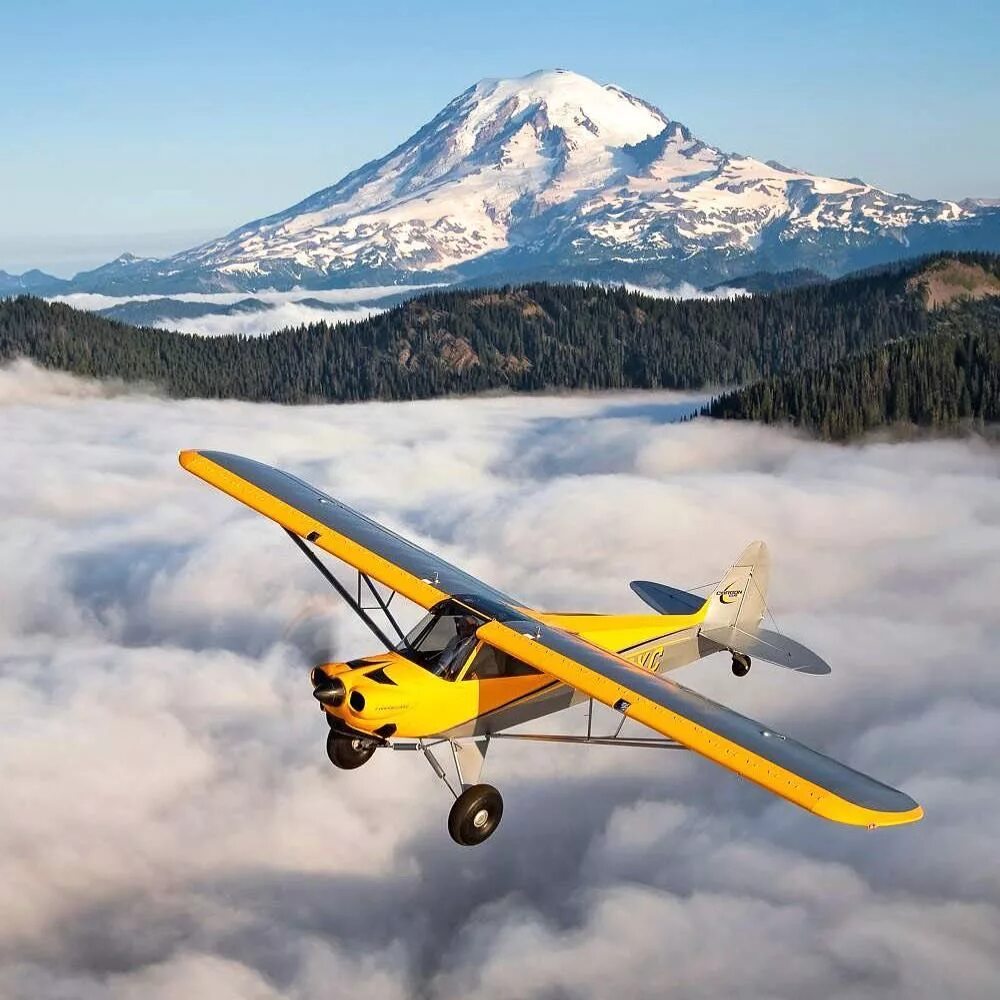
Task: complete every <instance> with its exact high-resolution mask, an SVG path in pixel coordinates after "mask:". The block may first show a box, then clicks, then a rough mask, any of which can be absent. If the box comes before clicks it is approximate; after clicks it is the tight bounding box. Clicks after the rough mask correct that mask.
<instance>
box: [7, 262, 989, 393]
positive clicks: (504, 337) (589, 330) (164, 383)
mask: <svg viewBox="0 0 1000 1000" xmlns="http://www.w3.org/2000/svg"><path fill="white" fill-rule="evenodd" d="M969 259H972V256H971V255H970V257H969ZM976 259H980V258H976ZM981 261H983V262H985V263H986V264H988V265H989V266H991V267H993V268H994V269H996V268H997V267H998V265H997V260H996V259H995V258H990V257H987V256H985V255H984V256H982V258H981ZM911 271H912V268H911V269H910V270H909V271H908V270H907V269H896V270H893V271H887V272H883V273H878V274H870V275H865V276H861V277H856V278H849V279H844V280H841V281H838V282H833V283H830V284H824V285H816V286H810V287H802V288H795V289H789V290H785V291H778V292H774V293H772V294H770V295H761V296H754V297H743V298H738V299H734V300H730V301H684V302H678V301H672V300H668V299H658V298H651V297H648V296H643V295H638V294H634V293H631V292H627V291H625V290H624V289H621V288H603V287H598V286H586V287H584V286H573V285H545V284H534V285H524V286H520V287H515V288H510V287H508V288H501V289H493V290H465V291H434V292H430V293H428V294H427V295H424V296H421V297H420V298H418V299H412V300H409V301H407V302H405V303H403V304H401V305H399V306H397V307H396V308H394V309H392V310H390V311H388V312H385V313H382V314H380V315H378V316H374V317H372V318H370V319H367V320H365V321H363V322H358V323H349V324H342V325H335V326H334V325H328V324H325V323H319V324H315V325H312V326H307V327H300V328H298V329H294V330H285V331H282V332H279V333H275V334H271V335H270V336H266V337H260V338H246V337H237V336H228V337H218V338H203V337H196V336H190V335H184V334H178V333H172V332H167V331H163V330H154V329H147V328H140V329H136V328H134V327H130V326H126V325H124V324H120V323H116V322H112V321H109V320H106V319H103V318H100V317H97V316H94V315H92V314H90V313H85V312H79V311H76V310H73V309H70V308H69V307H67V306H64V305H58V304H50V303H46V302H44V301H42V300H40V299H37V298H32V297H28V296H22V297H19V298H16V299H10V300H6V301H4V302H3V303H0V359H6V358H11V357H15V356H26V357H31V358H34V359H35V360H36V361H38V362H39V363H40V364H42V365H45V366H47V367H51V368H59V369H64V370H67V371H72V372H76V373H79V374H82V375H90V376H99V377H102V376H114V377H118V378H122V379H126V380H136V381H145V382H152V383H154V384H157V385H159V386H160V387H162V388H163V389H164V390H165V391H166V392H168V393H170V394H172V395H176V396H207V397H237V398H242V399H253V400H274V401H279V402H304V401H308V400H361V399H372V398H378V399H411V398H420V397H427V396H435V395H440V394H443V393H457V392H478V391H483V390H489V389H510V390H539V389H546V388H582V389H598V388H618V387H637V388H657V387H667V388H683V389H690V388H698V387H702V386H705V385H713V384H715V385H718V384H737V383H747V382H751V381H754V380H756V379H759V378H761V377H762V376H767V375H770V374H773V373H777V372H781V371H787V370H791V369H796V368H805V367H809V368H819V367H823V366H826V365H829V364H832V363H833V362H835V361H837V360H839V359H840V358H842V357H844V356H845V355H847V354H851V353H857V352H860V351H864V350H867V349H869V348H871V347H874V346H877V345H879V344H883V343H886V342H889V341H892V340H897V339H900V338H909V337H919V336H923V335H925V334H926V333H927V332H928V331H929V330H930V329H931V325H932V318H931V314H930V313H929V312H928V310H927V309H926V308H925V306H924V303H923V301H922V300H921V297H920V296H919V295H917V294H914V293H913V292H912V290H911V289H908V288H907V280H908V279H909V278H911V277H912V274H911Z"/></svg>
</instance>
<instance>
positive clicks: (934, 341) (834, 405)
mask: <svg viewBox="0 0 1000 1000" xmlns="http://www.w3.org/2000/svg"><path fill="white" fill-rule="evenodd" d="M935 326H936V328H937V332H936V333H934V334H933V335H931V336H927V337H922V338H920V339H915V340H913V339H911V340H902V341H898V342H896V343H892V344H887V345H884V346H882V347H879V348H876V349H874V350H869V351H866V352H863V353H862V354H859V355H854V356H852V357H848V358H844V359H843V360H842V361H839V362H837V363H836V364H834V365H832V366H829V367H827V368H820V369H809V370H806V371H798V372H788V373H786V374H783V375H777V376H773V377H771V378H768V379H764V380H762V381H759V382H755V383H753V384H752V385H749V386H746V387H745V388H743V389H739V390H737V391H735V392H732V393H728V394H726V395H724V396H722V397H720V398H718V399H715V400H713V402H712V403H711V404H710V405H709V406H707V407H706V408H705V409H704V411H703V412H704V414H705V415H707V416H712V417H719V418H722V419H740V420H759V421H763V422H764V423H787V424H793V425H795V426H797V427H803V428H805V429H807V430H809V431H810V432H812V433H813V434H816V435H817V436H819V437H822V438H825V439H827V440H835V441H843V440H846V439H848V438H852V437H856V436H858V435H859V434H862V433H864V432H865V431H869V430H872V429H874V428H878V427H886V426H893V425H896V426H898V425H910V426H912V425H915V426H918V427H923V428H934V429H938V430H953V429H958V428H960V427H969V426H976V425H983V424H986V423H991V422H995V421H997V420H1000V299H996V298H994V299H987V300H983V301H979V302H968V303H964V304H962V305H961V306H958V307H957V308H955V309H954V310H952V311H950V312H948V313H947V314H945V315H941V316H938V317H935Z"/></svg>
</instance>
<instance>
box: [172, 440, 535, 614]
mask: <svg viewBox="0 0 1000 1000" xmlns="http://www.w3.org/2000/svg"><path fill="white" fill-rule="evenodd" d="M179 458H180V463H181V465H182V466H183V467H184V468H185V469H187V471H188V472H190V473H193V474H194V475H196V476H198V477H199V478H200V479H204V480H205V482H207V483H210V484H211V485H212V486H216V487H218V488H219V489H220V490H222V491H223V492H224V493H228V494H229V495H230V496H231V497H233V498H235V499H236V500H239V501H241V502H242V503H245V504H246V505H247V506H248V507H251V508H252V509H253V510H255V511H257V512H258V513H260V514H263V515H264V516H265V517H269V518H270V519H271V520H272V521H276V522H277V523H278V524H280V525H281V526H282V527H283V528H287V529H288V530H289V531H292V532H294V533H295V534H296V535H299V536H300V537H301V538H305V539H307V540H308V541H310V542H313V543H314V544H315V545H317V546H318V547H319V548H321V549H323V550H324V551H326V552H329V553H330V555H333V556H336V557H337V558H338V559H342V560H343V561H344V562H346V563H347V564H348V565H350V566H353V567H354V568H355V569H358V570H360V571H361V572H362V573H367V574H368V576H370V577H371V578H372V579H373V580H377V581H378V582H379V583H381V584H384V585H385V586H386V587H389V588H390V589H392V590H395V591H398V592H399V593H400V594H402V595H403V596H404V597H406V598H408V599H409V600H411V601H413V602H414V604H419V605H420V606H421V607H423V608H430V607H433V606H434V605H435V604H437V603H438V601H441V600H443V599H444V598H446V597H454V596H455V595H457V594H469V595H475V596H476V597H478V598H480V599H481V601H482V603H483V604H485V605H492V604H495V603H499V604H502V605H504V606H505V607H508V608H511V607H519V606H520V604H519V602H518V601H515V600H514V599H513V598H512V597H509V596H508V595H506V594H503V593H501V592H500V591H499V590H496V589H495V588H493V587H490V586H487V585H486V584H485V583H482V582H481V581H480V580H477V579H476V578H475V577H473V576H470V575H469V574H468V573H465V572H463V571H462V570H460V569H458V568H456V567H455V566H452V565H451V563H448V562H446V561H445V560H444V559H440V558H438V557H437V556H435V555H433V554H432V553H430V552H427V551H426V550H425V549H422V548H420V546H419V545H414V544H413V542H410V541H407V540H406V539H405V538H402V537H400V536H399V535H397V534H396V533H395V532H394V531H390V530H389V529H388V528H385V527H383V526H382V525H381V524H379V523H378V522H376V521H373V520H372V519H371V518H369V517H365V515H364V514H361V513H359V512H358V511H356V510H352V509H351V508H350V507H348V506H347V505H346V504H344V503H341V502H340V501H339V500H336V499H334V498H333V497H331V496H328V495H327V494H326V493H324V492H323V491H322V490H319V489H317V488H316V487H315V486H310V485H309V484H308V483H306V482H304V481H303V480H301V479H299V478H298V477H297V476H293V475H291V474H290V473H288V472H282V471H281V470H280V469H275V468H272V467H271V466H269V465H264V464H263V463H262V462H255V461H254V460H253V459H250V458H243V457H242V456H240V455H230V454H228V453H226V452H222V451H193V450H191V451H182V452H181V453H180V456H179Z"/></svg>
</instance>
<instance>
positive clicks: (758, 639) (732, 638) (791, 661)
mask: <svg viewBox="0 0 1000 1000" xmlns="http://www.w3.org/2000/svg"><path fill="white" fill-rule="evenodd" d="M700 634H701V636H702V637H703V638H705V639H711V641H712V642H714V643H718V645H719V646H721V647H722V648H723V649H729V650H732V651H733V652H734V653H745V654H746V655H747V656H749V657H752V658H753V659H756V660H766V661H767V662H768V663H776V664H778V666H779V667H787V668H788V669H789V670H797V671H798V672H799V673H800V674H828V673H830V664H829V663H827V662H826V660H824V659H823V658H822V657H820V656H817V655H816V654H815V653H814V652H813V651H812V650H811V649H809V648H808V647H806V646H803V645H802V643H801V642H796V641H795V640H794V639H789V638H788V637H787V636H784V635H782V634H781V633H780V632H771V631H769V630H768V629H766V628H758V629H752V630H751V629H742V628H737V627H735V626H726V627H724V628H708V629H702V631H701V633H700Z"/></svg>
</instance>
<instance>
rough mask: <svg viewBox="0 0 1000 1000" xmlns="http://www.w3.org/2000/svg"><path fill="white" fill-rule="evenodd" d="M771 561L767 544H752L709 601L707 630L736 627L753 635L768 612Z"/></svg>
mask: <svg viewBox="0 0 1000 1000" xmlns="http://www.w3.org/2000/svg"><path fill="white" fill-rule="evenodd" d="M770 577H771V557H770V555H769V554H768V551H767V546H766V545H765V544H764V543H763V542H751V543H750V544H749V545H748V546H747V547H746V548H745V549H744V550H743V551H742V552H741V553H740V557H739V559H737V560H736V562H735V563H733V565H732V566H730V567H729V569H728V570H727V571H726V573H725V575H724V576H723V577H722V580H721V581H720V583H719V585H718V586H717V587H716V588H715V591H714V593H712V594H711V596H710V597H709V598H708V600H707V601H706V605H707V608H706V611H705V620H704V627H705V628H706V629H711V628H724V627H726V626H736V625H738V626H739V627H740V628H744V629H747V630H748V631H753V630H755V629H756V628H757V625H758V624H759V623H760V620H761V619H762V618H763V617H764V612H765V610H766V609H767V584H768V581H769V580H770Z"/></svg>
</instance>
